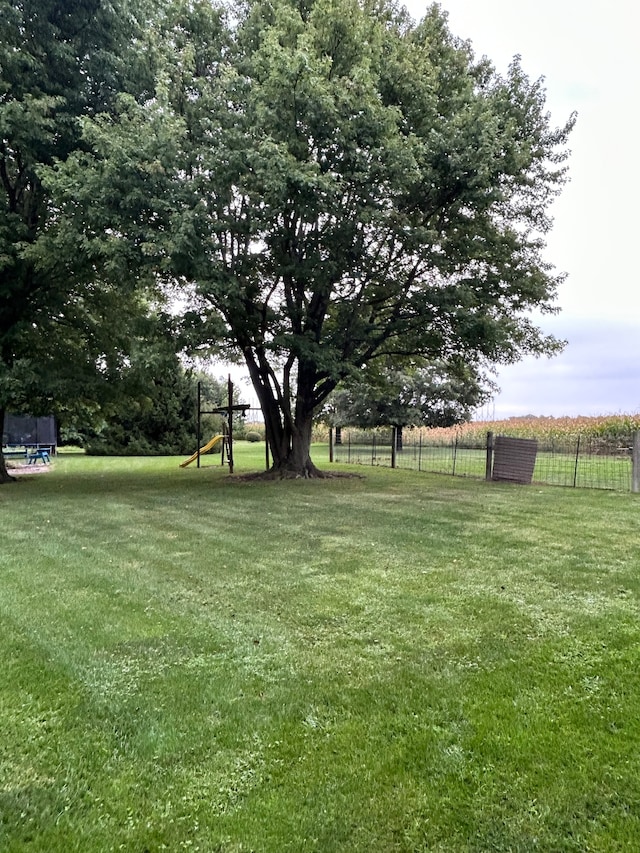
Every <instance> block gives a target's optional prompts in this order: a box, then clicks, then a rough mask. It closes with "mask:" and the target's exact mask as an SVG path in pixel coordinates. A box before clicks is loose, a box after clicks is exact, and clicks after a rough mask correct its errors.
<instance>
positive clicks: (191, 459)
mask: <svg viewBox="0 0 640 853" xmlns="http://www.w3.org/2000/svg"><path fill="white" fill-rule="evenodd" d="M223 438H224V436H223V435H216V436H214V437H213V438H212V439H211V441H208V442H207V443H206V444H205V446H204V447H201V448H200V456H202V454H203V453H208V452H209V451H210V450H213V448H214V447H215V446H216V444H217V443H218V442H219V441H222V439H223ZM197 458H198V453H197V451H196V453H194V454H193V456H190V457H189V458H188V459H187V460H186V462H181V463H180V467H181V468H186V467H187V465H191V463H192V462H195V461H196V459H197Z"/></svg>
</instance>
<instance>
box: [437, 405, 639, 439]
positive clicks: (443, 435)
mask: <svg viewBox="0 0 640 853" xmlns="http://www.w3.org/2000/svg"><path fill="white" fill-rule="evenodd" d="M638 430H640V413H637V414H619V415H602V416H599V417H578V418H568V417H565V418H550V417H540V418H537V417H533V416H528V417H524V418H508V419H507V420H502V421H473V422H472V423H468V424H460V425H458V426H455V427H448V428H446V429H445V428H440V429H426V428H425V429H422V430H420V432H421V434H422V435H423V437H428V438H429V440H430V441H443V442H449V441H451V440H452V439H454V438H456V437H457V438H458V440H459V441H463V442H465V443H466V442H467V441H469V440H471V439H475V440H479V441H480V442H484V440H485V437H486V434H487V432H489V431H491V432H493V433H495V434H496V435H511V436H513V437H514V438H536V439H538V441H539V442H540V443H541V444H545V445H546V444H550V443H553V442H558V441H568V440H571V441H573V440H575V439H577V437H578V436H580V437H581V438H582V439H591V440H596V441H600V442H602V443H603V444H610V445H616V444H617V445H620V446H630V444H631V441H632V438H633V434H634V432H637V431H638Z"/></svg>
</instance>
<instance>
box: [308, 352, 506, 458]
mask: <svg viewBox="0 0 640 853" xmlns="http://www.w3.org/2000/svg"><path fill="white" fill-rule="evenodd" d="M494 391H495V386H494V385H493V383H492V382H491V381H490V380H489V379H488V378H487V377H485V376H483V375H480V374H478V373H477V372H476V371H474V370H473V369H472V368H470V366H469V365H468V364H467V363H466V362H464V361H461V360H453V361H452V362H450V363H445V362H442V361H439V362H433V363H428V364H424V363H422V364H421V363H416V362H415V360H411V361H409V362H405V363H402V362H401V363H396V364H393V363H391V364H386V365H379V364H376V365H373V366H371V365H370V366H369V368H368V369H366V370H365V371H364V372H363V375H361V376H358V377H356V378H354V379H351V380H350V381H348V382H346V383H345V386H344V387H340V388H338V389H336V391H334V392H333V394H332V395H331V396H330V397H329V398H328V400H327V405H326V406H325V411H324V413H323V414H324V415H325V418H326V419H327V420H329V421H330V423H331V424H332V425H333V426H336V427H342V426H359V427H382V426H394V427H396V428H397V435H398V449H401V448H402V429H403V427H407V426H426V427H448V426H453V425H454V424H459V423H463V422H465V421H469V420H471V417H472V416H473V413H474V412H475V411H476V409H477V408H478V407H479V406H481V405H482V404H483V403H485V402H486V401H487V400H488V399H489V398H490V396H491V394H492V392H494ZM327 409H329V411H327Z"/></svg>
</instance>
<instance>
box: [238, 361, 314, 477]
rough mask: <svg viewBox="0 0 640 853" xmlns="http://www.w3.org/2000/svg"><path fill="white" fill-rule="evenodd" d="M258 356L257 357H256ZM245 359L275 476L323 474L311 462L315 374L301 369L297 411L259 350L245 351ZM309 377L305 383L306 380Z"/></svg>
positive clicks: (270, 473) (270, 470)
mask: <svg viewBox="0 0 640 853" xmlns="http://www.w3.org/2000/svg"><path fill="white" fill-rule="evenodd" d="M256 355H257V357H256ZM245 360H246V363H247V367H248V368H249V375H250V377H251V381H252V383H253V387H254V390H255V392H256V394H257V396H258V400H259V402H260V407H261V409H262V414H263V416H264V421H265V433H266V439H267V441H268V444H269V449H270V451H271V458H272V460H273V464H272V466H271V468H270V469H269V471H268V475H270V476H273V477H278V476H280V477H323V476H324V475H323V473H322V472H321V471H320V470H319V469H318V468H316V466H315V465H314V464H313V462H312V461H311V430H312V427H313V402H312V400H313V389H314V382H313V377H308V376H305V375H304V371H303V370H301V369H298V376H297V381H298V393H297V395H296V402H295V412H292V410H291V401H290V399H289V398H288V396H287V395H286V394H284V393H283V392H282V389H281V388H280V387H279V386H278V387H275V385H274V375H273V373H272V372H271V371H270V369H269V366H268V364H267V363H266V359H265V358H264V356H261V354H260V353H258V354H256V353H254V352H252V351H245ZM305 380H306V382H305Z"/></svg>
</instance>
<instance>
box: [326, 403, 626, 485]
mask: <svg viewBox="0 0 640 853" xmlns="http://www.w3.org/2000/svg"><path fill="white" fill-rule="evenodd" d="M639 429H640V415H619V416H611V417H608V418H512V419H509V420H507V421H487V422H474V423H470V424H462V425H460V426H457V427H451V428H448V429H424V428H423V429H409V430H407V429H405V430H403V441H402V450H401V451H399V452H397V453H395V454H394V453H393V451H392V446H391V445H392V430H391V428H389V429H377V430H362V429H343V430H342V443H341V444H339V445H336V446H335V447H334V454H333V455H334V460H335V461H337V462H347V463H352V464H360V465H382V466H391V465H394V466H395V467H397V468H408V469H412V470H417V471H429V472H432V473H441V474H450V475H453V476H462V477H484V476H485V474H486V465H487V461H486V444H487V434H488V433H489V432H491V433H494V434H497V435H498V434H499V435H507V436H512V437H514V438H534V439H536V440H537V442H538V456H537V460H536V466H535V470H534V480H535V481H536V482H539V483H546V484H549V485H560V486H572V487H577V488H593V489H614V490H617V491H629V490H630V488H631V482H632V446H633V435H634V432H636V431H637V430H639Z"/></svg>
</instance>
